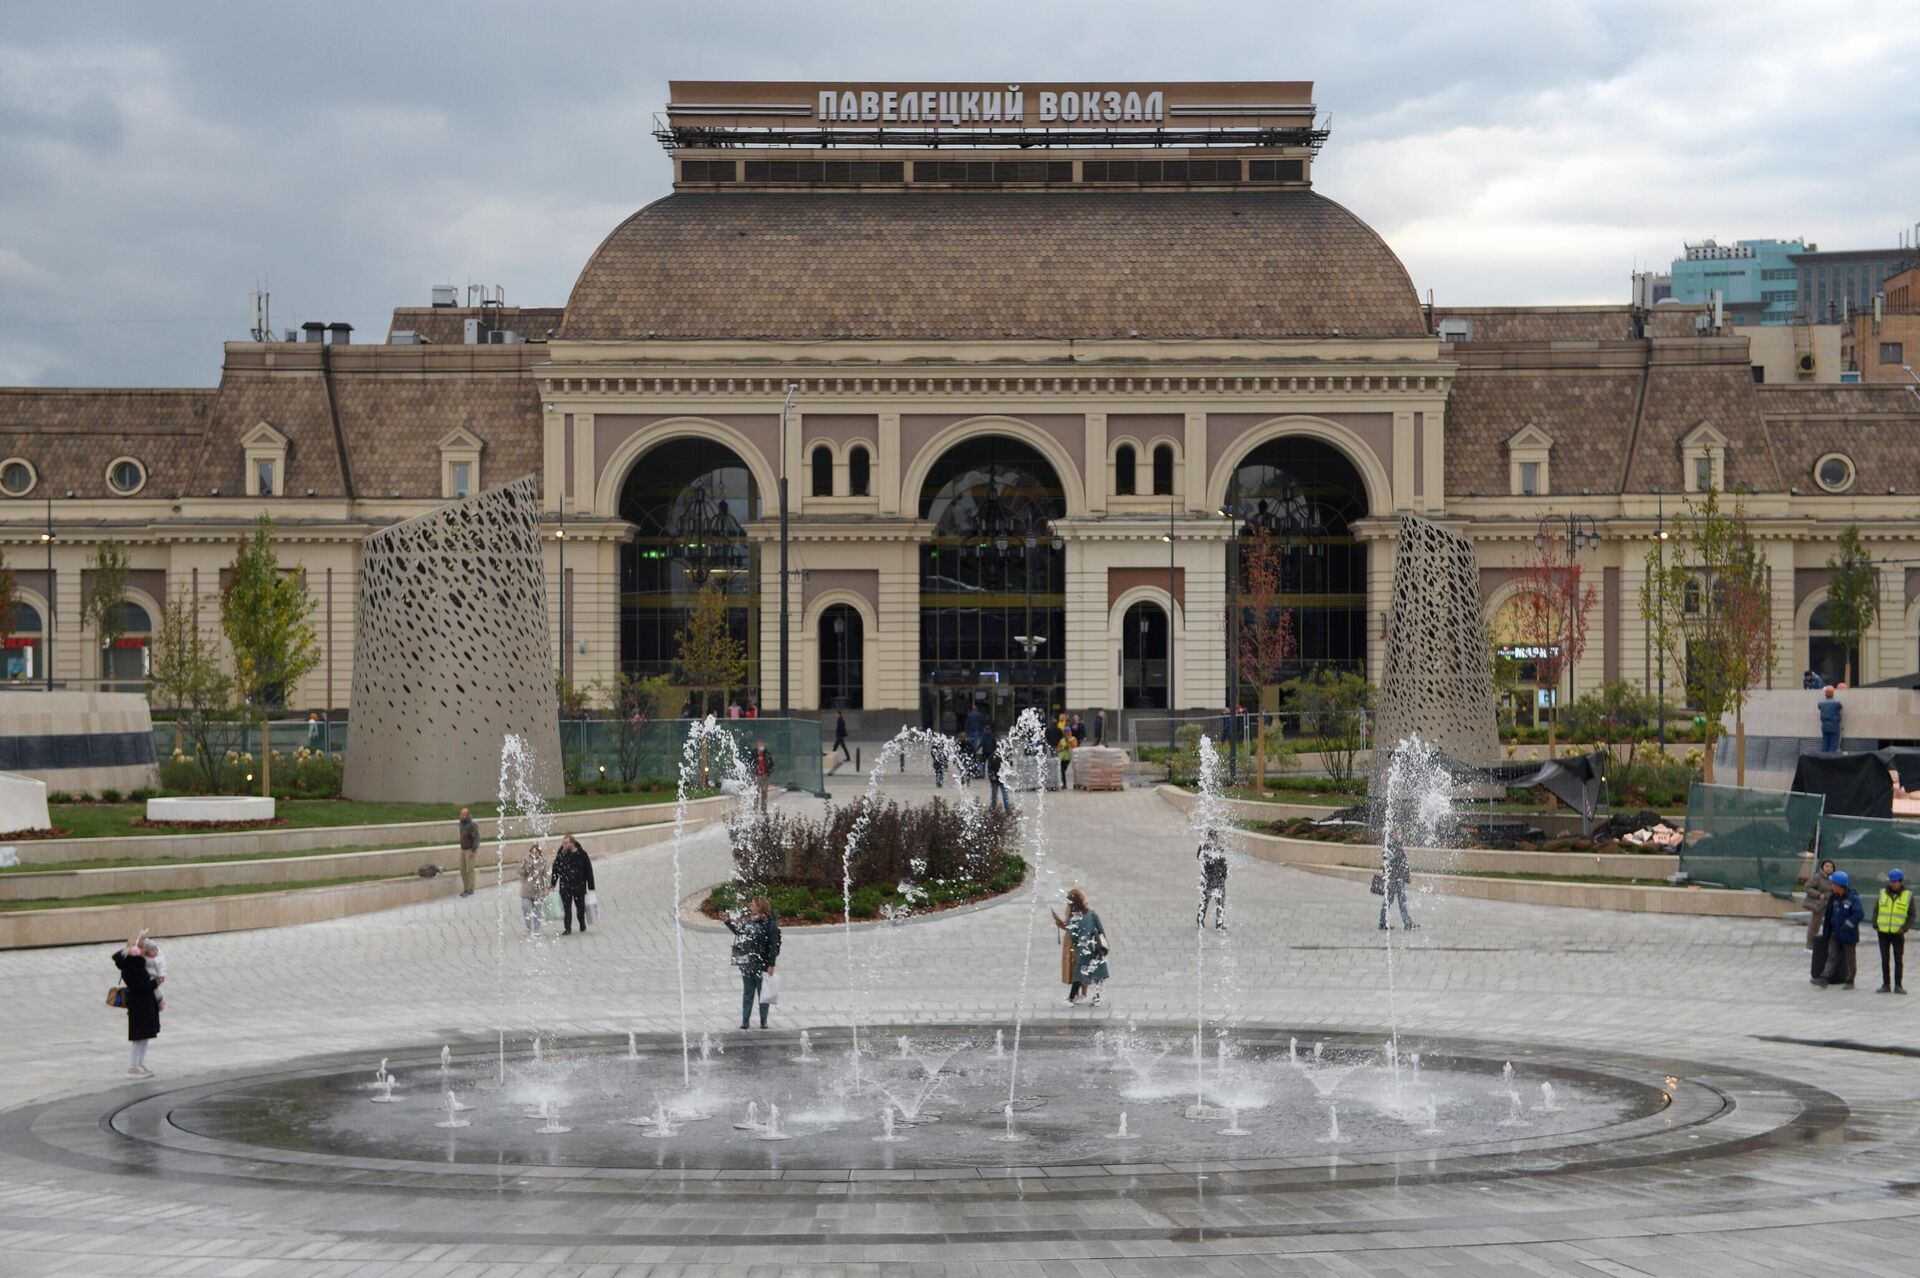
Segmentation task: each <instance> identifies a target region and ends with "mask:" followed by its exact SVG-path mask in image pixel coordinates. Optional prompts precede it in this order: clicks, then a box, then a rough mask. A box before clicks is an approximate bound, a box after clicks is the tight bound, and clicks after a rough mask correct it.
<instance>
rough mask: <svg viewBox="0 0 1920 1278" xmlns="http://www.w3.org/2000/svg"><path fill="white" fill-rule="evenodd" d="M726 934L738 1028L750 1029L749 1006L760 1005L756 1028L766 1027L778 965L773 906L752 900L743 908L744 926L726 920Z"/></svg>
mask: <svg viewBox="0 0 1920 1278" xmlns="http://www.w3.org/2000/svg"><path fill="white" fill-rule="evenodd" d="M726 922H727V930H728V931H729V932H732V933H733V935H734V937H735V938H736V939H735V940H734V942H733V965H734V966H735V967H737V968H739V969H740V1028H741V1029H751V1028H752V1024H751V1022H752V1020H753V1005H754V1003H755V1002H758V1003H759V1004H760V1028H761V1029H765V1028H766V1027H767V1008H768V1007H770V1006H771V1005H772V1003H773V1000H772V998H770V997H768V995H769V994H770V993H771V990H770V989H769V984H770V978H772V976H773V975H774V965H775V964H777V963H778V962H779V961H780V920H779V919H777V918H775V917H774V914H773V902H771V901H769V900H768V899H767V898H766V897H764V896H756V897H754V898H753V901H752V902H751V903H750V904H749V905H748V906H747V918H746V922H744V923H739V922H735V921H734V920H733V919H731V918H730V919H728V920H727V921H726Z"/></svg>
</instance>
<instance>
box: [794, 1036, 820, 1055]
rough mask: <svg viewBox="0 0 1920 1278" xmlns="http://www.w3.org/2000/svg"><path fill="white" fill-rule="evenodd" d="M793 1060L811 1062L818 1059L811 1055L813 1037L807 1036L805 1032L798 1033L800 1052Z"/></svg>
mask: <svg viewBox="0 0 1920 1278" xmlns="http://www.w3.org/2000/svg"><path fill="white" fill-rule="evenodd" d="M793 1059H794V1060H796V1061H813V1060H818V1059H819V1058H818V1057H816V1056H815V1055H814V1054H813V1035H812V1034H809V1033H808V1032H807V1031H806V1030H801V1031H800V1051H799V1054H798V1055H796V1056H795V1057H794V1058H793Z"/></svg>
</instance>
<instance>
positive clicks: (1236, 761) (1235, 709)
mask: <svg viewBox="0 0 1920 1278" xmlns="http://www.w3.org/2000/svg"><path fill="white" fill-rule="evenodd" d="M1220 513H1221V514H1223V515H1225V516H1226V517H1227V519H1228V520H1229V521H1230V522H1229V523H1228V525H1227V527H1228V529H1229V533H1230V535H1229V538H1228V542H1227V712H1228V713H1229V714H1230V715H1231V716H1232V717H1231V718H1230V719H1228V720H1227V722H1228V723H1229V724H1230V725H1231V727H1229V728H1228V730H1227V780H1228V781H1230V782H1237V781H1238V780H1239V779H1240V731H1241V726H1240V475H1239V473H1238V472H1237V471H1236V472H1235V473H1234V475H1233V477H1232V478H1230V479H1229V480H1228V481H1227V504H1226V505H1224V506H1222V507H1221V508H1220Z"/></svg>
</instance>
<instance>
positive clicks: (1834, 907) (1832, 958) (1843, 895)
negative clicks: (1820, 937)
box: [1813, 870, 1865, 990]
mask: <svg viewBox="0 0 1920 1278" xmlns="http://www.w3.org/2000/svg"><path fill="white" fill-rule="evenodd" d="M1831 883H1832V887H1833V892H1832V895H1831V896H1829V897H1828V898H1827V965H1826V967H1825V968H1824V969H1822V970H1821V973H1820V975H1819V976H1817V977H1815V978H1814V981H1813V983H1814V984H1815V985H1818V986H1819V987H1820V988H1821V989H1823V990H1824V989H1826V988H1827V987H1828V986H1829V985H1833V984H1836V983H1837V984H1839V985H1840V986H1841V987H1842V988H1844V989H1849V990H1850V989H1852V988H1853V975H1854V969H1855V966H1856V964H1855V958H1856V955H1855V954H1854V949H1855V947H1857V946H1858V945H1859V944H1860V920H1861V919H1862V918H1863V917H1864V915H1865V911H1863V910H1862V909H1861V908H1860V894H1859V893H1858V892H1856V891H1854V890H1853V888H1852V886H1851V885H1850V884H1849V882H1848V880H1847V872H1846V871H1845V870H1835V871H1834V872H1833V878H1832V880H1831Z"/></svg>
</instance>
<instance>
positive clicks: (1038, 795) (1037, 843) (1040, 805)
mask: <svg viewBox="0 0 1920 1278" xmlns="http://www.w3.org/2000/svg"><path fill="white" fill-rule="evenodd" d="M1045 744H1046V734H1045V732H1044V731H1043V730H1042V729H1041V727H1040V712H1039V711H1038V710H1035V709H1033V708H1032V707H1028V708H1027V709H1025V710H1022V711H1021V712H1020V718H1019V720H1018V721H1017V722H1016V723H1015V724H1014V725H1013V731H1012V732H1010V733H1009V734H1008V735H1007V739H1006V740H1005V741H1004V742H1002V743H1001V746H1000V757H1001V763H1000V777H1001V780H1002V781H1006V780H1009V779H1013V777H1014V775H1015V774H1013V769H1012V767H1011V765H1010V764H1009V763H1008V762H1006V760H1007V755H1008V752H1009V750H1010V749H1013V750H1014V757H1015V758H1023V759H1027V760H1028V761H1030V762H1032V763H1035V764H1037V765H1038V766H1037V767H1035V768H1033V769H1032V777H1033V781H1034V783H1035V786H1034V798H1033V802H1032V803H1030V804H1022V805H1021V809H1020V830H1021V833H1022V834H1023V835H1024V836H1025V837H1026V845H1027V865H1028V867H1029V869H1030V870H1031V872H1032V874H1033V899H1032V900H1031V901H1030V902H1029V904H1028V910H1027V936H1026V949H1025V951H1024V953H1023V955H1022V957H1021V960H1020V997H1019V1000H1018V1001H1017V1002H1015V1004H1014V1011H1013V1060H1012V1063H1011V1064H1010V1065H1008V1067H1007V1136H1006V1139H1008V1140H1018V1139H1020V1137H1018V1136H1016V1135H1014V1132H1013V1101H1014V1098H1015V1097H1016V1096H1017V1095H1019V1088H1020V1030H1021V1027H1022V1026H1023V1025H1024V1024H1025V1022H1026V1015H1027V979H1028V976H1029V975H1030V973H1031V972H1032V970H1033V925H1034V915H1035V914H1036V913H1038V910H1037V909H1036V908H1035V907H1037V906H1038V905H1039V904H1040V884H1041V882H1042V881H1043V879H1044V877H1045V876H1044V875H1042V874H1041V872H1040V871H1041V869H1042V866H1043V863H1044V862H1045V860H1046V853H1047V847H1046V816H1047V786H1046V775H1045V772H1044V769H1046V768H1048V767H1051V766H1052V761H1051V759H1049V758H1048V757H1047V755H1046V753H1045V750H1044V746H1045ZM987 766H988V767H993V766H994V764H993V761H992V760H989V761H988V763H987Z"/></svg>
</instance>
